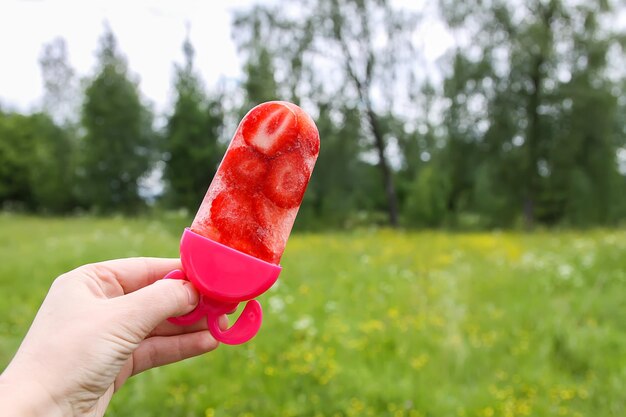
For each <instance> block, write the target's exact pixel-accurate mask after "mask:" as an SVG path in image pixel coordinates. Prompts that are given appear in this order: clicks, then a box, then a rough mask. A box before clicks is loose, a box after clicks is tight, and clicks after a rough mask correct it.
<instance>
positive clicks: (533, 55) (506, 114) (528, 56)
mask: <svg viewBox="0 0 626 417" xmlns="http://www.w3.org/2000/svg"><path fill="white" fill-rule="evenodd" d="M458 3H459V2H456V1H443V2H442V3H441V4H442V11H443V14H444V16H445V17H446V19H447V20H448V23H449V24H450V26H451V27H452V28H453V30H461V31H462V30H465V31H466V32H465V36H467V37H468V38H471V39H472V48H470V49H462V50H458V51H457V53H456V54H455V56H454V57H453V59H452V69H453V71H452V73H451V74H450V76H449V77H448V78H447V79H446V81H445V84H444V85H445V87H444V94H445V96H446V98H447V99H448V100H449V101H448V103H449V106H448V110H447V112H446V115H445V118H444V126H445V129H446V132H447V143H446V146H445V151H444V152H443V155H444V157H445V160H446V161H445V163H444V165H445V166H448V167H452V168H448V171H449V174H450V181H451V183H452V190H453V191H452V200H451V202H450V205H449V208H450V209H452V210H454V211H458V208H459V207H460V203H462V202H464V201H466V196H467V191H470V193H471V194H473V195H474V199H473V201H471V202H469V206H467V207H462V209H469V210H470V211H477V212H479V213H482V214H483V215H485V216H486V217H487V218H489V219H490V220H489V223H490V224H492V225H498V224H500V225H507V224H511V221H512V220H514V219H515V218H516V217H518V216H519V215H523V216H524V218H525V223H526V225H527V226H532V225H534V224H535V223H542V224H548V225H550V224H555V223H569V224H577V225H588V224H607V223H609V222H612V221H615V219H616V218H615V217H613V215H612V214H611V213H613V211H612V209H611V207H615V206H616V205H618V202H617V200H618V199H619V197H617V198H616V197H614V196H613V193H612V192H611V191H609V190H611V189H613V187H614V184H615V183H616V182H617V183H623V181H622V180H623V176H622V175H619V174H618V172H617V164H616V163H615V154H616V150H617V144H618V143H620V142H623V138H624V137H625V136H624V132H623V131H622V132H616V130H615V125H616V123H619V122H618V120H619V119H618V117H619V116H618V113H617V112H616V98H615V97H616V91H619V84H617V83H616V82H615V81H614V80H612V79H611V78H609V77H607V71H608V69H609V56H610V55H611V54H612V53H617V54H620V53H621V51H620V52H618V51H617V49H614V48H613V49H612V47H613V46H616V45H617V44H618V39H619V36H618V34H617V33H616V32H614V31H613V29H607V28H602V27H601V25H599V24H598V22H599V21H601V20H603V19H606V18H609V16H610V15H611V13H612V10H613V9H612V8H611V7H610V6H611V5H610V4H609V3H608V2H607V3H605V4H604V5H598V4H591V3H590V4H585V5H580V7H571V5H570V4H568V3H567V2H565V1H560V0H554V1H550V2H541V1H531V2H529V3H528V5H527V7H526V8H524V9H523V10H520V9H519V8H518V7H517V6H516V5H514V4H513V3H510V2H506V1H495V2H490V3H484V2H478V1H469V2H465V6H466V7H457V6H458ZM622 75H623V74H622ZM472 167H480V170H481V171H480V175H475V174H474V173H473V171H474V170H473V169H472ZM486 173H488V174H486ZM485 175H489V176H490V177H489V178H487V177H486V176H485ZM489 194H493V195H491V196H490V195H489ZM619 194H621V193H618V194H617V195H619ZM485 201H488V202H490V203H488V204H485V203H484V202H485ZM492 204H493V205H492ZM494 210H495V211H494Z"/></svg>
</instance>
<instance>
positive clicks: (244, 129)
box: [241, 101, 298, 156]
mask: <svg viewBox="0 0 626 417" xmlns="http://www.w3.org/2000/svg"><path fill="white" fill-rule="evenodd" d="M241 134H242V136H243V139H244V141H245V142H246V143H247V144H248V145H250V146H252V147H253V148H254V149H256V150H257V151H259V152H261V153H262V154H264V155H267V156H275V155H276V154H278V153H279V152H281V151H288V150H289V149H291V148H292V147H293V145H294V144H295V141H296V139H297V138H298V117H297V115H296V113H295V112H294V111H293V110H292V109H291V108H290V107H288V106H287V105H285V104H283V103H281V102H276V101H271V102H268V103H263V104H260V105H258V106H256V107H255V108H253V109H252V110H250V112H249V113H248V114H247V115H246V117H244V119H243V121H242V122H241Z"/></svg>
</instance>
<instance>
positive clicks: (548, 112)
mask: <svg viewBox="0 0 626 417" xmlns="http://www.w3.org/2000/svg"><path fill="white" fill-rule="evenodd" d="M614 3H615V4H613V3H612V2H611V1H608V0H605V1H599V2H583V1H575V0H569V1H566V0H530V1H519V2H516V1H510V0H490V1H481V0H441V1H440V2H439V5H438V7H437V8H436V10H435V9H432V10H431V9H428V10H425V11H424V12H412V11H407V10H400V9H397V8H394V7H393V6H391V5H390V4H389V3H388V2H386V1H382V2H381V1H375V0H348V1H341V2H340V1H337V0H297V1H289V2H287V1H284V2H282V3H280V4H278V5H276V6H255V7H253V8H251V9H249V10H246V11H242V12H238V13H237V14H236V15H235V16H234V19H233V33H234V37H235V41H236V42H237V45H238V47H239V51H240V54H241V56H242V57H243V58H244V62H245V64H244V67H243V73H244V77H243V79H242V80H240V82H238V83H235V84H220V85H218V86H211V87H210V88H205V86H204V85H203V82H202V80H201V79H200V77H199V75H198V72H197V70H196V68H195V66H194V49H193V46H192V45H191V43H190V41H189V40H186V41H185V42H184V44H183V52H184V56H185V61H184V63H182V64H180V65H176V66H175V77H174V80H173V83H174V91H175V96H174V97H173V108H172V109H170V111H169V112H168V113H167V114H165V115H155V114H154V112H153V111H152V110H151V107H150V105H149V103H147V102H146V100H145V99H144V98H143V97H142V96H141V94H140V92H139V88H138V82H137V81H136V79H135V76H134V75H133V74H132V73H131V72H130V71H129V69H128V66H127V63H126V59H125V57H124V55H123V54H122V52H121V51H120V47H119V46H118V44H117V41H116V39H115V37H114V34H113V33H112V31H111V30H110V29H109V28H108V27H105V30H104V33H103V35H102V37H101V39H100V44H99V48H98V65H97V70H96V71H95V73H94V74H93V75H92V76H90V77H87V78H84V79H80V80H79V79H78V78H77V76H76V74H75V72H74V70H73V69H72V68H71V66H70V65H69V64H68V59H67V51H66V46H65V42H64V41H63V40H62V39H56V40H54V41H53V42H51V43H50V44H48V45H45V46H44V48H43V51H42V54H41V59H40V64H41V69H42V74H43V79H44V84H45V96H44V99H43V103H42V106H41V108H42V109H43V110H42V111H41V112H37V113H33V114H27V115H25V114H19V113H16V112H14V111H11V110H9V109H8V108H7V107H4V108H0V206H1V207H2V208H4V209H6V210H21V211H29V212H38V213H53V214H56V213H74V212H78V211H87V212H93V213H98V214H99V213H102V214H107V213H128V214H136V213H141V212H143V211H144V210H145V209H146V208H147V207H148V205H149V204H150V205H152V206H153V207H157V208H163V209H179V208H186V209H187V210H189V212H190V213H191V214H192V213H193V212H195V210H196V208H197V206H198V204H199V202H200V201H201V199H202V196H203V195H204V192H205V191H206V189H207V187H208V185H209V183H210V180H211V178H212V176H213V175H214V173H215V170H216V169H217V166H218V164H219V162H220V159H221V157H222V155H223V152H224V150H225V148H226V146H227V143H228V140H229V139H230V137H231V135H232V133H233V132H234V130H235V128H236V123H237V121H238V120H239V119H240V118H241V117H242V116H243V114H245V113H246V112H247V111H248V110H249V109H250V108H252V107H253V106H254V105H255V104H257V103H260V102H263V101H268V100H276V99H280V100H288V101H292V102H295V103H297V104H300V105H301V106H302V107H303V108H304V109H305V110H307V111H308V112H310V113H311V115H312V116H313V117H314V119H315V120H316V123H317V126H318V128H319V131H320V137H321V153H320V157H319V160H318V163H317V166H316V169H315V172H314V174H313V178H312V180H311V183H310V185H309V188H308V190H307V193H306V195H305V199H304V202H303V204H302V208H301V211H300V215H299V217H298V224H299V226H300V227H302V228H326V227H333V228H336V227H353V226H357V225H367V224H374V223H375V224H390V225H393V226H396V225H401V226H410V227H451V228H468V227H472V228H491V227H516V226H527V227H532V226H535V225H563V226H593V225H613V224H619V223H620V222H623V220H624V219H626V76H625V71H626V70H625V67H624V65H623V64H624V62H626V61H625V58H626V57H625V50H626V34H625V33H624V31H620V30H618V28H617V27H616V25H615V23H616V20H615V16H617V15H618V12H619V10H618V8H619V7H624V6H619V5H618V3H617V1H615V2H614ZM435 17H438V18H439V19H442V21H443V22H444V23H446V24H447V28H448V30H449V33H450V34H451V36H452V38H453V39H454V41H455V43H456V44H455V47H454V48H452V49H451V50H449V51H448V53H447V54H446V55H444V56H443V57H442V58H440V59H439V61H438V63H437V66H438V68H437V70H436V71H432V68H431V69H430V70H429V71H427V70H426V69H427V67H428V66H427V65H426V64H425V62H426V61H425V59H424V49H427V48H428V43H429V42H433V41H435V40H433V39H429V38H428V36H430V34H432V33H436V32H432V31H430V32H429V31H428V30H424V28H425V27H427V26H428V23H429V22H431V23H432V19H434V18H435ZM430 27H432V25H430ZM214 65H219V59H216V60H215V62H214ZM159 175H160V176H161V180H158V177H159ZM155 178H157V180H155ZM161 184H162V185H163V186H164V189H163V192H162V193H158V195H154V194H155V190H158V189H159V187H160V185H161Z"/></svg>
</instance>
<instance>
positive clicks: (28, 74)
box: [0, 0, 452, 112]
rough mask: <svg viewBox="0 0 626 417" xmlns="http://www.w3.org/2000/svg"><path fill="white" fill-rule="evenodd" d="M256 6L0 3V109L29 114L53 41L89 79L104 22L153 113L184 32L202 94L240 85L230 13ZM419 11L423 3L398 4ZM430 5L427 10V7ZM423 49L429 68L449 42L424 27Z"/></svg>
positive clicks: (148, 1)
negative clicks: (42, 60) (59, 40)
mask: <svg viewBox="0 0 626 417" xmlns="http://www.w3.org/2000/svg"><path fill="white" fill-rule="evenodd" d="M253 3H255V1H254V0H228V1H226V0H132V1H131V0H89V1H81V0H77V1H72V0H0V103H1V104H3V105H5V106H6V105H9V106H11V107H12V108H16V109H18V110H20V111H29V110H32V109H34V108H36V106H37V105H38V104H39V103H40V101H41V96H42V94H43V89H42V80H41V73H40V68H39V63H38V59H39V56H40V54H41V50H42V46H43V45H44V44H45V43H48V42H50V41H52V40H53V39H54V38H56V37H59V36H60V37H63V38H64V39H65V40H66V42H67V47H68V53H69V60H70V64H71V65H72V67H73V68H74V69H75V70H76V72H77V74H78V75H79V76H88V75H91V74H93V72H94V66H95V51H96V47H97V43H98V38H99V37H100V35H101V34H102V31H103V27H104V22H105V21H106V22H108V24H109V25H110V27H111V29H112V30H113V33H114V34H115V36H116V37H117V39H118V42H119V46H120V49H121V50H122V52H123V53H124V54H125V55H126V57H127V59H128V63H129V66H130V69H131V71H132V72H133V73H134V74H136V75H137V76H138V77H139V80H140V84H139V86H140V89H141V91H142V92H143V94H144V95H145V96H146V97H147V98H148V99H149V100H150V101H152V102H153V104H154V106H155V110H156V111H157V112H163V111H166V110H167V108H168V107H169V104H170V102H171V97H172V90H171V88H172V87H171V81H172V77H173V63H174V62H182V59H183V56H182V51H181V45H182V42H183V40H184V39H185V35H186V33H187V27H188V26H189V27H190V32H189V35H190V39H191V42H192V44H193V46H194V48H195V50H196V57H195V60H196V61H195V64H196V67H197V68H198V69H199V71H200V74H201V76H202V78H203V80H204V82H205V84H206V85H207V86H211V85H215V84H216V82H217V81H218V80H220V79H223V78H226V79H238V78H240V76H241V70H240V68H241V62H240V60H239V57H238V55H237V50H236V47H235V44H234V42H233V40H232V36H231V17H232V12H233V11H234V10H237V9H242V8H243V9H245V8H247V7H249V6H250V5H252V4H253ZM395 3H398V4H399V5H401V6H403V7H407V6H408V7H411V8H422V7H424V5H425V4H428V2H427V1H426V0H396V2H395ZM430 3H432V2H430ZM420 30H421V31H422V35H423V36H422V39H429V42H424V43H423V45H421V46H422V47H423V48H424V54H425V56H426V58H427V59H428V61H430V62H431V63H434V62H435V60H436V59H437V58H438V57H440V56H441V55H442V54H443V53H444V52H445V51H446V49H447V48H448V47H449V46H451V44H452V39H451V37H450V35H448V34H447V32H446V31H445V28H444V27H443V24H442V23H441V22H437V21H435V20H432V21H429V22H428V23H427V24H426V25H425V26H423V27H422V28H421V29H420Z"/></svg>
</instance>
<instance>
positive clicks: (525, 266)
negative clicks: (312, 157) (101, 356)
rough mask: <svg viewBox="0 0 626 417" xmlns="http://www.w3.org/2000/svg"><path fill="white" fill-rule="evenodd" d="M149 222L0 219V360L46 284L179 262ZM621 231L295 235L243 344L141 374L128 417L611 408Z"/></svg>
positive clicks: (598, 412)
mask: <svg viewBox="0 0 626 417" xmlns="http://www.w3.org/2000/svg"><path fill="white" fill-rule="evenodd" d="M168 229H169V222H168V221H161V220H159V219H153V220H148V219H144V220H125V219H122V218H114V219H102V218H100V219H94V218H89V217H80V218H73V219H64V220H63V219H41V218H32V217H18V216H9V215H0V245H3V246H2V250H1V251H0V293H2V294H3V296H2V299H1V301H0V314H1V315H2V317H3V321H2V326H0V367H2V368H3V367H4V366H5V365H6V364H7V363H8V361H9V360H10V358H11V356H12V355H13V354H14V352H15V351H16V349H17V348H18V346H19V343H20V340H21V339H22V337H23V336H24V334H25V333H26V330H27V328H28V326H29V324H30V322H31V320H32V319H33V317H34V316H35V314H36V312H37V308H38V306H39V304H40V302H41V300H42V299H43V298H44V296H45V294H46V291H47V289H48V288H49V286H50V284H51V283H52V280H53V279H54V277H56V276H58V275H59V274H61V273H63V272H66V271H68V270H69V269H72V268H74V267H76V266H78V265H81V264H84V263H87V262H94V261H100V260H104V259H110V258H117V257H125V256H138V255H145V256H167V257H170V256H176V254H177V253H178V239H179V233H180V230H178V231H172V232H170V231H168ZM624 251H626V232H625V231H623V230H604V231H603V230H592V231H588V232H585V233H581V232H551V233H550V234H547V233H539V232H538V233H532V234H518V233H510V232H498V233H463V234H458V233H457V234H448V233H443V232H421V233H401V232H391V231H386V230H381V231H376V232H372V231H367V232H365V231H354V232H351V233H323V234H301V235H295V236H292V238H291V239H290V241H289V244H288V245H287V251H286V253H285V256H284V257H283V268H284V269H283V272H282V274H281V278H280V280H279V282H278V284H277V285H276V286H275V287H274V288H272V289H271V290H270V291H269V292H268V293H266V294H264V295H262V296H261V297H260V302H261V303H262V305H263V307H264V322H263V326H262V328H261V330H260V332H259V334H258V335H257V336H256V338H255V339H253V340H252V341H251V342H249V343H247V344H245V345H241V346H225V345H222V346H220V347H219V348H218V349H217V350H216V351H215V352H213V353H210V354H207V355H203V356H201V357H198V358H194V359H190V360H187V361H184V362H181V363H177V364H173V365H170V366H166V367H163V368H159V369H156V370H152V371H148V372H145V373H143V374H141V375H138V376H135V377H133V378H131V379H130V380H129V381H128V382H127V383H126V385H125V386H124V387H123V388H122V389H121V390H120V391H119V392H117V393H116V394H115V396H114V397H113V400H112V403H111V407H110V409H109V410H108V413H107V415H108V416H111V417H116V416H127V415H129V414H132V415H133V416H138V417H143V416H168V417H183V416H214V417H225V416H243V415H253V416H286V415H289V416H296V415H297V416H315V415H324V416H334V415H339V416H343V417H347V416H368V415H372V416H383V417H395V416H399V415H403V416H409V417H410V416H432V417H444V416H458V415H459V414H460V415H465V416H477V417H484V416H493V417H496V416H507V415H514V416H525V415H528V416H531V415H532V416H538V417H549V416H555V415H565V416H576V415H577V413H579V414H580V415H584V416H623V415H625V414H626V399H625V398H624V395H623V393H624V389H625V388H626V387H625V383H626V382H625V380H624V378H623V370H624V368H625V367H626V357H625V356H624V355H623V354H622V353H623V352H624V351H626V327H625V324H626V312H625V310H624V308H623V300H624V296H625V295H626V274H625V273H624V271H626V260H625V259H624V256H623V254H624Z"/></svg>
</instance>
